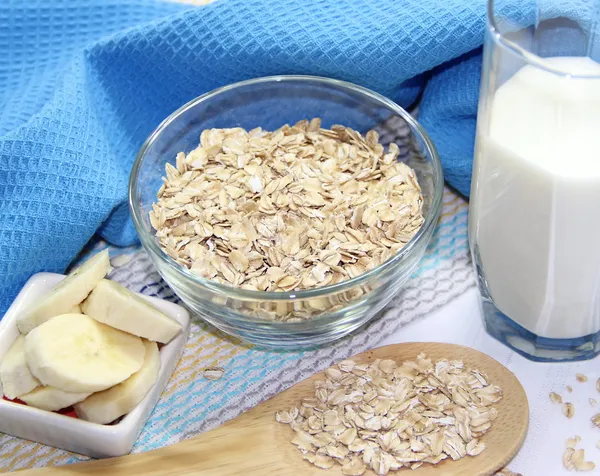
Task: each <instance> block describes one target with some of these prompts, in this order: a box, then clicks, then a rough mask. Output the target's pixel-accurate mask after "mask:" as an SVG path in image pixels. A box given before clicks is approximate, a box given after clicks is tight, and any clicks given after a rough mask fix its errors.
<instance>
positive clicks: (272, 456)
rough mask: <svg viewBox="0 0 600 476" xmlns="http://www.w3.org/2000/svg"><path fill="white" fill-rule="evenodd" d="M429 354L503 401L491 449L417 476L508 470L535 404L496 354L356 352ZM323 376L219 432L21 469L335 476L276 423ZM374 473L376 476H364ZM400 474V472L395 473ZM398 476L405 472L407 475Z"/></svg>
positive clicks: (406, 349) (452, 349)
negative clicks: (467, 370) (498, 392)
mask: <svg viewBox="0 0 600 476" xmlns="http://www.w3.org/2000/svg"><path fill="white" fill-rule="evenodd" d="M420 352H425V353H426V354H427V356H428V357H430V358H431V359H432V360H434V361H435V360H438V359H449V360H462V361H463V362H464V363H465V365H466V366H467V367H471V368H476V369H478V370H480V371H482V372H484V373H485V374H487V376H488V379H489V381H490V382H491V383H495V384H497V385H499V386H500V387H501V388H502V390H503V392H504V397H503V398H502V400H501V401H500V402H498V403H497V404H495V405H494V406H495V408H496V409H497V410H498V418H497V419H496V420H495V421H494V423H493V424H492V427H491V429H490V430H489V431H488V432H487V433H486V434H485V435H484V436H483V437H482V439H481V440H482V441H483V442H485V445H486V449H485V451H484V452H483V453H482V454H481V455H479V456H476V457H469V456H467V457H465V458H462V459H460V460H458V461H452V460H449V458H448V460H444V461H442V462H441V463H439V464H438V465H435V466H434V465H430V464H425V465H423V466H421V467H420V468H418V469H417V470H415V471H409V473H410V474H411V475H413V474H414V475H415V476H441V475H444V476H465V475H469V476H478V475H481V476H483V475H491V474H494V472H496V471H497V470H499V469H501V468H503V467H504V466H505V465H506V464H507V463H508V462H509V461H510V460H511V459H512V458H513V457H514V455H515V454H516V452H517V451H518V450H519V448H520V447H521V445H522V444H523V440H524V439H525V434H526V433H527V427H528V424H529V407H528V403H527V397H526V395H525V391H524V390H523V387H522V386H521V384H520V383H519V381H518V380H517V378H516V377H515V376H514V374H512V373H511V372H510V371H509V370H508V369H506V368H505V367H504V366H502V365H501V364H499V363H498V362H496V361H495V360H494V359H492V358H491V357H489V356H487V355H485V354H482V353H481V352H478V351H476V350H473V349H469V348H467V347H462V346H459V345H453V344H440V343H407V344H395V345H388V346H385V347H380V348H378V349H374V350H370V351H368V352H364V353H362V354H358V355H356V356H354V357H352V359H353V360H354V361H356V362H360V363H368V362H371V361H373V360H375V359H393V360H396V361H402V360H414V359H416V357H417V355H418V354H419V353H420ZM323 378H324V375H323V372H319V373H317V374H315V375H313V376H312V377H310V378H308V379H306V380H304V381H302V382H300V383H297V384H296V385H294V386H293V387H290V388H288V389H287V390H285V391H284V392H281V393H280V394H278V395H275V396H274V397H273V398H271V399H270V400H267V401H266V402H263V403H261V404H260V405H258V406H257V407H255V408H253V409H251V410H249V411H248V412H246V413H243V414H242V415H240V416H238V417H237V418H234V419H233V420H231V421H229V422H227V423H225V424H224V425H222V426H220V427H219V428H216V429H214V430H211V431H208V432H206V433H203V434H201V435H198V436H196V437H194V438H191V439H189V440H185V441H182V442H180V443H176V444H174V445H172V446H168V447H165V448H161V449H158V450H154V451H149V452H146V453H138V454H131V455H127V456H122V457H119V458H111V459H104V460H98V461H91V462H86V463H78V464H73V465H69V466H58V467H48V468H40V469H33V470H26V471H23V472H21V474H23V475H27V474H32V475H35V476H43V475H55V474H66V475H69V474H71V475H78V474H82V475H83V474H85V475H99V476H107V475H110V476H134V475H144V476H152V475H173V476H175V475H176V476H183V475H208V476H221V475H227V476H229V475H245V476H246V475H256V476H259V475H260V476H300V475H315V476H329V475H332V476H337V475H341V474H342V472H341V467H340V466H339V465H335V466H334V467H333V468H331V469H330V470H327V471H325V470H322V469H319V468H316V467H315V466H312V465H311V464H309V463H308V462H306V461H304V460H303V459H302V455H301V453H300V452H299V450H298V449H297V448H296V447H295V446H294V445H292V444H291V443H290V441H291V439H292V437H293V431H292V429H291V428H290V427H289V426H288V425H283V424H281V423H277V422H276V421H275V412H276V411H278V410H282V409H287V408H289V407H290V406H300V402H301V400H302V398H303V397H306V396H313V395H314V382H315V380H319V379H323ZM365 474H373V473H369V472H368V473H365ZM390 474H395V473H390ZM398 474H404V470H403V471H401V472H400V473H398Z"/></svg>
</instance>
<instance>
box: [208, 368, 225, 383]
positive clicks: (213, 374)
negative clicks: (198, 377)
mask: <svg viewBox="0 0 600 476" xmlns="http://www.w3.org/2000/svg"><path fill="white" fill-rule="evenodd" d="M224 374H225V369H224V368H222V367H208V368H206V369H204V372H203V373H202V375H203V376H204V378H205V379H207V380H219V379H220V378H222V377H223V375H224Z"/></svg>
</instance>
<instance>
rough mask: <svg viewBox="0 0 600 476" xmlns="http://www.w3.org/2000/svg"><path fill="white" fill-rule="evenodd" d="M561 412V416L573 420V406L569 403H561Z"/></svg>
mask: <svg viewBox="0 0 600 476" xmlns="http://www.w3.org/2000/svg"><path fill="white" fill-rule="evenodd" d="M562 410H563V414H564V415H565V416H566V417H567V418H573V416H574V415H575V405H573V404H572V403H571V402H566V403H563V407H562Z"/></svg>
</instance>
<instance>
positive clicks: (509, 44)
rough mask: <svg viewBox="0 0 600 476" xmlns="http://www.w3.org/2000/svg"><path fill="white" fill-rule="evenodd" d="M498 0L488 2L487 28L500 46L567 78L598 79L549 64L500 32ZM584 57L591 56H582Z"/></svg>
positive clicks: (528, 61)
mask: <svg viewBox="0 0 600 476" xmlns="http://www.w3.org/2000/svg"><path fill="white" fill-rule="evenodd" d="M495 3H496V0H488V2H487V15H486V16H487V21H486V28H487V30H488V32H489V33H490V34H491V36H492V38H493V40H494V42H495V43H496V44H497V45H499V46H500V47H503V48H505V49H506V50H508V51H510V52H511V53H513V54H515V55H516V56H519V57H520V58H521V59H522V60H523V61H524V62H526V63H527V64H530V65H532V66H535V67H536V68H539V69H542V70H544V71H547V72H548V73H552V74H554V75H556V76H562V77H565V78H572V79H598V78H600V74H573V73H569V72H568V71H565V70H564V69H560V68H556V67H554V66H552V65H551V64H549V63H548V62H547V61H546V60H545V59H544V58H543V57H541V56H538V55H536V54H535V53H533V52H532V51H529V50H528V49H527V48H523V47H522V46H520V45H518V44H517V43H515V42H514V41H512V40H509V39H508V38H507V37H506V36H505V35H504V34H503V33H501V32H500V30H499V28H498V25H497V23H496V14H495V13H494V5H495ZM582 58H589V56H582Z"/></svg>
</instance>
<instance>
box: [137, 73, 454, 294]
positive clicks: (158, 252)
mask: <svg viewBox="0 0 600 476" xmlns="http://www.w3.org/2000/svg"><path fill="white" fill-rule="evenodd" d="M294 81H296V82H305V83H310V82H314V83H318V84H322V85H330V86H336V87H338V88H342V89H348V90H351V91H354V92H358V93H359V94H361V95H364V96H367V97H369V98H371V99H373V100H375V101H377V102H378V103H380V104H381V105H383V106H385V107H386V108H388V109H390V110H392V111H393V112H394V113H395V114H397V115H399V116H400V117H402V119H403V120H404V121H406V123H407V124H408V126H409V127H410V128H411V130H412V131H413V133H415V134H416V135H417V136H418V137H419V138H420V139H421V140H422V142H423V145H424V147H425V150H426V154H427V155H428V156H429V157H430V162H431V164H432V171H433V197H432V200H431V206H430V209H429V212H428V213H427V215H426V216H425V217H424V218H425V219H424V221H423V224H422V225H421V227H420V228H419V229H418V230H417V232H416V233H415V235H414V236H413V237H412V238H411V239H410V240H409V241H408V243H407V244H406V245H405V246H404V247H403V248H402V249H401V250H400V251H398V252H397V253H396V254H395V255H393V256H392V257H391V258H390V259H388V260H387V261H385V262H383V263H381V264H380V265H379V266H377V267H375V268H373V269H371V270H369V271H367V272H365V273H362V274H360V275H358V276H355V277H354V278H350V279H348V280H345V281H341V282H339V283H335V284H329V285H327V286H322V287H318V288H313V289H305V290H300V291H255V290H250V289H242V288H240V287H236V286H232V285H228V284H221V283H218V282H216V281H212V280H210V279H206V278H203V277H201V276H199V275H197V274H195V273H192V271H191V270H189V269H188V268H186V267H185V266H183V265H181V264H179V263H177V262H176V261H175V260H174V259H173V258H172V257H171V256H169V255H168V254H167V253H166V252H165V251H163V249H162V248H161V247H160V246H159V245H158V243H157V242H156V240H155V239H154V234H153V233H152V232H151V230H149V229H147V228H148V227H147V226H146V224H145V222H144V219H143V217H142V212H141V209H139V208H138V207H137V206H136V205H135V204H136V203H137V202H138V201H139V196H138V193H137V182H138V178H139V170H140V167H141V165H142V162H143V161H144V158H145V156H146V153H147V151H148V149H149V148H150V147H151V146H152V145H153V144H154V142H155V141H156V140H157V139H158V138H159V137H160V135H161V134H162V133H163V132H164V131H165V130H166V129H167V128H168V127H169V126H170V125H171V123H172V122H173V121H175V120H176V119H177V118H178V117H180V116H181V115H182V114H184V113H185V112H187V111H188V110H189V109H191V108H193V107H194V106H196V105H198V104H200V103H202V102H205V101H209V100H210V99H212V98H214V97H215V96H217V95H219V94H221V93H224V92H228V91H233V90H235V89H238V88H243V87H246V86H251V85H254V84H263V83H269V82H277V83H279V82H294ZM443 192H444V178H443V171H442V164H441V161H440V158H439V155H438V153H437V150H436V148H435V146H434V144H433V142H432V141H431V139H430V138H429V135H428V134H427V132H426V131H425V129H423V127H422V126H421V125H420V124H419V123H418V122H417V121H416V120H415V119H413V117H412V116H411V115H410V114H409V113H408V112H407V111H406V110H405V109H403V108H402V107H400V106H399V105H398V104H396V103H395V102H394V101H392V100H391V99H388V98H387V97H385V96H383V95H381V94H379V93H376V92H374V91H372V90H370V89H367V88H365V87H363V86H358V85H356V84H353V83H350V82H346V81H341V80H337V79H331V78H325V77H320V76H309V75H278V76H265V77H260V78H255V79H250V80H245V81H239V82H236V83H233V84H230V85H226V86H222V87H220V88H216V89H214V90H212V91H209V92H207V93H205V94H202V95H200V96H198V97H196V98H194V99H192V100H191V101H189V102H187V103H186V104H184V105H183V106H181V107H180V108H178V109H177V110H176V111H174V112H173V113H171V114H170V115H169V116H168V117H167V118H166V119H164V120H163V121H162V122H161V123H160V124H159V125H158V127H157V128H156V129H155V130H154V131H153V132H152V133H151V134H150V135H149V136H148V138H147V139H146V140H145V141H144V143H143V145H142V147H141V148H140V150H139V152H138V154H137V156H136V158H135V162H134V163H133V167H132V169H131V174H130V177H129V210H130V213H131V216H132V220H133V223H134V226H135V228H136V231H137V233H138V236H139V238H140V241H141V242H142V245H143V246H144V247H145V248H146V249H147V250H148V249H149V250H150V251H151V253H152V254H153V255H154V256H155V257H157V258H158V259H160V260H161V261H162V262H163V263H164V264H166V265H167V266H169V267H170V268H172V269H173V270H174V271H175V272H177V273H178V274H180V275H182V276H183V277H185V278H186V279H188V280H190V281H192V282H193V283H195V284H197V285H199V286H202V287H204V288H207V289H209V290H211V291H213V292H217V293H219V294H222V295H227V296H231V295H236V297H239V298H244V299H248V300H268V301H290V300H301V299H308V298H315V297H321V296H323V295H327V294H330V293H334V292H337V291H340V290H344V289H347V288H350V287H353V286H356V285H360V284H363V283H364V282H366V281H368V280H369V279H370V278H371V277H373V276H374V275H376V274H378V273H381V272H382V271H384V270H387V269H388V268H389V267H391V266H394V265H396V264H397V263H398V262H400V261H401V260H402V259H403V258H404V257H405V256H406V255H408V254H410V253H411V251H412V250H413V249H414V248H415V246H416V243H417V242H419V241H421V239H422V238H423V237H424V236H426V232H427V230H428V229H430V228H431V227H432V226H435V225H436V223H437V219H438V217H439V214H440V211H441V205H442V199H443Z"/></svg>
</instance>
